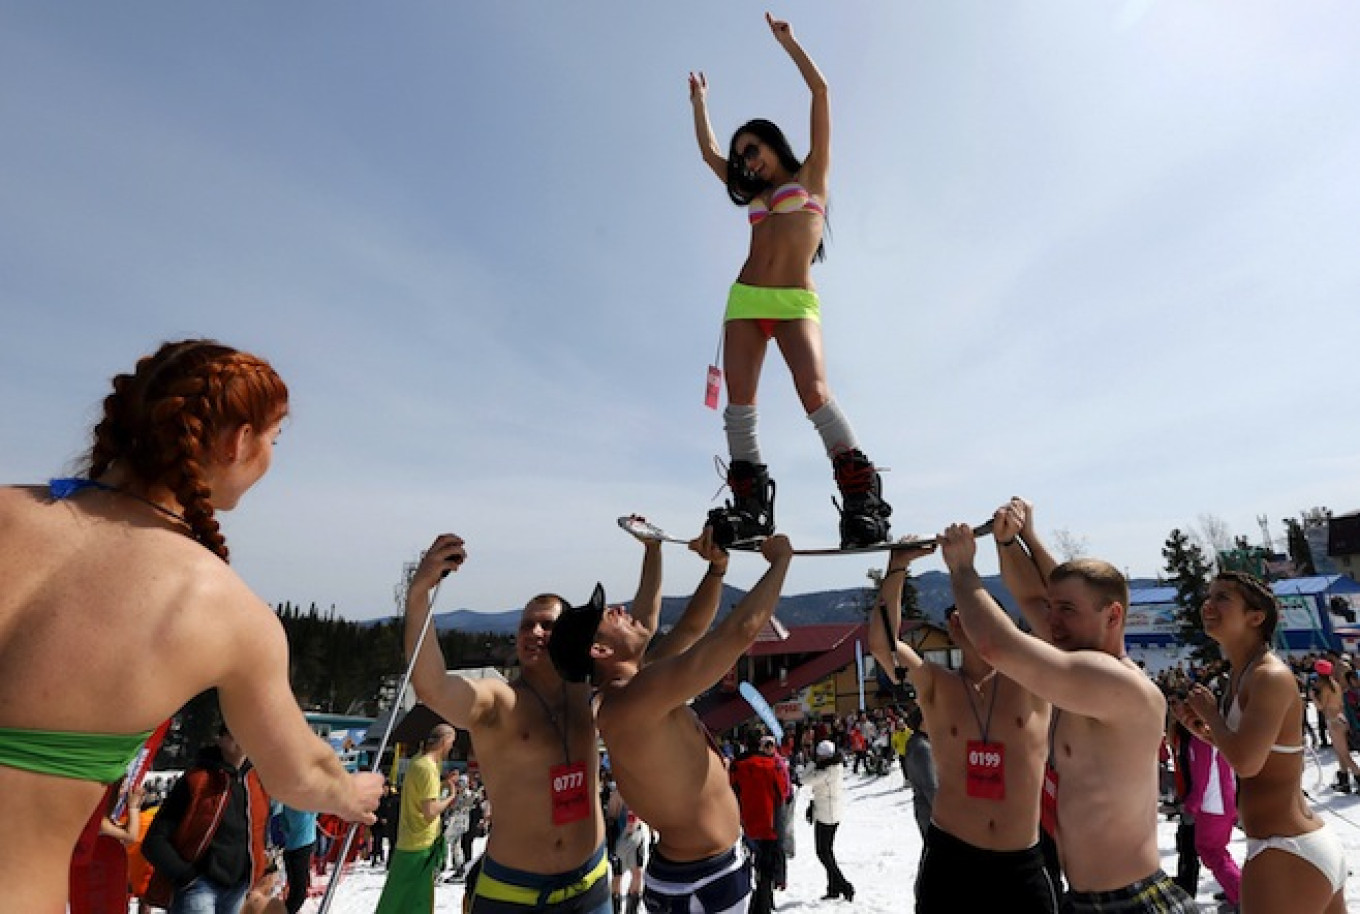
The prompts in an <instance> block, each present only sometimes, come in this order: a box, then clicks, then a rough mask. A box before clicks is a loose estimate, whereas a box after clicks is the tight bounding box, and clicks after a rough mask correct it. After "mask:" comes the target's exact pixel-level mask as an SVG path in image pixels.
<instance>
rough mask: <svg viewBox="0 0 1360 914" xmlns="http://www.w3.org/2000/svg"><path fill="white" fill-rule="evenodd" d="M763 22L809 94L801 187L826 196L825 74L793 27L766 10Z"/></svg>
mask: <svg viewBox="0 0 1360 914" xmlns="http://www.w3.org/2000/svg"><path fill="white" fill-rule="evenodd" d="M765 21H766V22H767V23H769V26H770V31H772V32H774V38H775V41H778V42H779V46H780V47H781V48H783V49H784V50H785V51H786V52H787V53H788V55H789V57H791V58H792V59H793V62H794V64H795V65H796V66H797V67H798V72H799V74H800V75H802V77H803V82H805V83H807V87H808V91H809V92H811V93H812V124H811V129H810V131H809V135H810V138H811V144H812V145H811V148H810V150H809V151H808V156H807V158H806V159H805V160H804V161H803V170H802V172H801V178H802V182H803V186H805V187H806V188H807V189H808V190H809V191H811V192H813V193H818V194H821V195H823V196H825V195H826V179H827V175H828V174H829V173H830V171H831V106H830V101H829V99H828V95H829V93H828V91H827V85H826V77H825V76H823V75H822V71H821V70H819V69H817V65H816V64H815V63H813V62H812V58H811V57H809V56H808V54H807V51H804V50H803V46H802V45H801V44H799V43H798V39H797V38H795V37H794V36H793V26H791V25H789V24H788V22H786V21H784V20H783V19H776V18H774V17H773V16H771V15H770V14H769V13H766V14H765Z"/></svg>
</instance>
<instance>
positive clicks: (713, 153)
mask: <svg viewBox="0 0 1360 914" xmlns="http://www.w3.org/2000/svg"><path fill="white" fill-rule="evenodd" d="M689 103H690V106H691V107H692V108H693V109H694V139H695V140H696V141H697V142H698V143H699V154H700V155H701V156H703V157H704V164H705V165H707V166H708V167H709V168H711V169H713V173H714V174H715V175H717V176H718V180H719V181H721V182H723V184H726V183H727V159H726V158H725V157H724V156H723V154H722V147H721V146H719V145H718V138H717V137H716V136H714V135H713V125H712V124H710V123H709V121H708V80H707V79H706V78H705V77H704V74H703V71H702V70H701V71H699V72H697V73H695V72H691V73H690V74H689Z"/></svg>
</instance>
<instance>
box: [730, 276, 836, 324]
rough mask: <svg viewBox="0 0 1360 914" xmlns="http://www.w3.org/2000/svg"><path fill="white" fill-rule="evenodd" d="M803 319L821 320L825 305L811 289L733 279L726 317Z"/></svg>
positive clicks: (731, 318)
mask: <svg viewBox="0 0 1360 914" xmlns="http://www.w3.org/2000/svg"><path fill="white" fill-rule="evenodd" d="M803 319H807V320H812V321H816V322H817V323H819V324H820V323H821V322H822V305H821V302H820V301H819V300H818V298H817V293H816V292H813V291H812V290H811V289H789V288H782V289H771V288H767V287H765V286H748V285H744V284H743V283H739V282H734V283H732V290H731V291H730V292H728V293H727V313H726V314H724V315H723V320H724V321H734V320H776V321H796V320H803Z"/></svg>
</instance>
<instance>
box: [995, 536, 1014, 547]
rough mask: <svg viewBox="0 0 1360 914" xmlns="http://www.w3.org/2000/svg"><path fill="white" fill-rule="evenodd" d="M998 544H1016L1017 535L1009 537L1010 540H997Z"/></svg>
mask: <svg viewBox="0 0 1360 914" xmlns="http://www.w3.org/2000/svg"><path fill="white" fill-rule="evenodd" d="M996 544H997V545H998V546H1014V545H1015V537H1013V536H1012V537H1011V538H1010V539H1008V540H997V541H996Z"/></svg>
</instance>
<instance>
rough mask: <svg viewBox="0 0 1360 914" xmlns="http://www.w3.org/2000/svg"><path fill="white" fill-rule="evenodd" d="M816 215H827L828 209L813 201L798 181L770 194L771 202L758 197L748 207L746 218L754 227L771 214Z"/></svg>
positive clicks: (781, 186) (776, 189) (777, 188)
mask: <svg viewBox="0 0 1360 914" xmlns="http://www.w3.org/2000/svg"><path fill="white" fill-rule="evenodd" d="M804 211H807V212H810V213H815V214H816V215H818V216H825V215H826V207H824V206H822V204H820V203H818V202H817V201H816V200H815V199H813V197H812V195H811V194H810V193H808V192H807V188H806V187H804V186H803V185H801V184H799V183H798V182H797V181H790V182H789V183H788V184H781V185H780V186H779V187H776V188H775V189H774V193H772V194H770V202H769V203H768V204H767V203H766V202H765V201H764V200H762V199H761V198H759V197H756V198H755V199H754V200H752V201H751V202H750V204H749V205H748V206H747V207H746V218H747V219H748V220H749V221H750V223H751V224H752V225H759V224H760V223H762V222H764V221H765V217H767V216H769V215H770V214H771V213H774V214H776V215H781V216H782V215H783V214H785V213H801V212H804Z"/></svg>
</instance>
